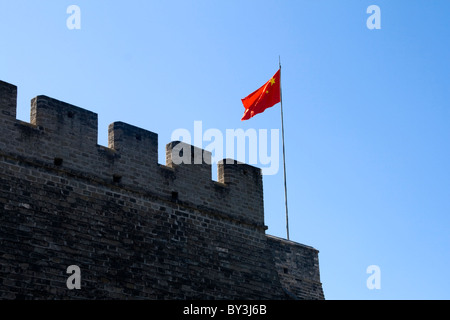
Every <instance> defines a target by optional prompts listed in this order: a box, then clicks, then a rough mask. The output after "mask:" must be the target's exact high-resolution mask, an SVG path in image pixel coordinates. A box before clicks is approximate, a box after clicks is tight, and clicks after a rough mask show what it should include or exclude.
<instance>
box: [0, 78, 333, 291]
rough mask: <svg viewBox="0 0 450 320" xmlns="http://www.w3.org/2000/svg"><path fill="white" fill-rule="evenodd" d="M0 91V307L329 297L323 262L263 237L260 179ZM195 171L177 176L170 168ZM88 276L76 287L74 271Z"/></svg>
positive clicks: (68, 108)
mask: <svg viewBox="0 0 450 320" xmlns="http://www.w3.org/2000/svg"><path fill="white" fill-rule="evenodd" d="M16 99H17V88H16V87H15V86H14V85H11V84H9V83H6V82H2V81H0V299H324V294H323V290H322V285H321V282H320V275H319V262H318V251H317V250H316V249H314V248H311V247H308V246H305V245H302V244H298V243H295V242H292V241H287V240H284V239H280V238H276V237H273V236H270V235H266V233H265V231H266V229H267V227H266V226H265V225H264V202H263V201H264V199H263V186H262V176H261V170H260V169H258V168H255V167H253V166H249V165H246V164H241V163H237V162H236V161H233V160H230V159H226V160H224V161H222V162H221V163H219V164H218V168H217V170H218V179H217V180H218V181H213V180H212V179H211V164H210V163H211V161H210V160H211V154H210V153H209V152H208V151H205V150H202V149H199V148H196V147H193V146H190V145H187V144H185V143H182V142H171V143H169V144H167V145H166V165H161V164H159V163H158V136H157V134H155V133H153V132H150V131H147V130H144V129H141V128H138V127H134V126H131V125H129V124H126V123H123V122H115V123H113V124H111V125H110V126H109V132H108V134H109V137H108V147H104V146H100V145H98V144H97V114H95V113H93V112H90V111H88V110H84V109H81V108H78V107H76V106H73V105H70V104H67V103H65V102H62V101H58V100H55V99H52V98H49V97H46V96H37V97H36V98H34V99H32V101H31V114H30V115H31V116H30V123H27V122H23V121H20V120H17V119H16ZM181 156H183V157H184V159H189V158H190V159H191V160H192V161H191V162H190V163H182V164H175V163H176V161H174V159H175V157H178V158H179V157H181ZM71 265H77V266H78V267H79V268H80V275H81V288H80V289H72V290H71V289H69V288H68V286H67V279H68V278H69V277H70V276H71V273H67V268H68V267H69V266H71Z"/></svg>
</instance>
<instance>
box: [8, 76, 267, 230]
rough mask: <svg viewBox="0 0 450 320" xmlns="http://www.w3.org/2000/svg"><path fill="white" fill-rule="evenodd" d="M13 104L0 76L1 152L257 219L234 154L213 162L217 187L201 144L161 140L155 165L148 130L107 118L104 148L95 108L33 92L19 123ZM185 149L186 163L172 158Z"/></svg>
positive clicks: (248, 179)
mask: <svg viewBox="0 0 450 320" xmlns="http://www.w3.org/2000/svg"><path fill="white" fill-rule="evenodd" d="M16 103H17V87H16V86H14V85H12V84H9V83H6V82H3V81H0V123H1V125H2V129H1V130H2V131H3V133H4V134H2V135H1V137H0V152H2V153H11V154H17V155H20V156H22V157H25V158H27V159H34V160H38V161H41V162H44V163H46V164H50V165H58V166H60V167H61V168H67V169H73V170H77V171H79V172H85V173H87V174H89V175H94V176H97V177H99V178H101V179H104V180H106V181H113V182H114V183H121V184H122V185H130V186H133V187H135V188H142V189H143V190H147V191H149V192H151V193H154V194H159V195H162V196H166V197H173V198H176V199H177V200H180V201H183V200H184V201H187V200H189V201H190V202H193V203H195V204H196V205H199V206H202V207H205V208H208V209H210V210H219V211H220V209H221V208H227V212H229V213H230V214H231V215H233V216H234V217H235V218H236V219H244V220H250V221H252V222H253V223H256V224H258V225H263V224H264V208H263V207H264V204H263V189H262V173H261V169H259V168H256V167H253V166H250V165H247V164H242V163H239V162H237V161H230V160H228V161H222V162H219V164H218V166H217V167H218V168H217V169H218V182H219V183H220V184H222V185H223V187H220V186H218V183H217V182H215V181H213V180H212V173H211V164H210V163H211V153H210V152H209V151H206V150H203V149H199V148H197V147H195V146H191V145H188V144H185V143H184V142H179V141H173V142H170V143H168V144H167V145H166V164H165V166H162V165H160V164H158V135H157V134H156V133H154V132H151V131H148V130H145V129H142V128H139V127H135V126H133V125H130V124H127V123H124V122H114V123H112V124H111V125H110V126H109V128H108V147H104V146H100V145H98V144H97V139H98V116H97V114H96V113H94V112H92V111H89V110H85V109H82V108H79V107H77V106H74V105H71V104H69V103H66V102H63V101H59V100H56V99H54V98H50V97H47V96H43V95H39V96H37V97H35V98H33V99H32V100H31V112H30V123H26V122H23V121H20V120H17V119H16ZM11 141H14V143H10V142H11ZM188 151H189V152H191V151H192V152H191V154H192V162H191V163H176V162H175V161H173V159H174V155H175V156H176V157H178V158H179V157H180V152H181V153H183V152H188ZM198 155H200V156H201V157H202V159H200V160H201V161H200V162H199V161H198V160H197V159H196V158H195V157H198ZM230 163H231V164H230ZM164 167H166V168H164ZM167 168H171V169H172V170H169V171H168V170H167ZM193 186H195V188H193ZM244 189H245V192H243V190H244Z"/></svg>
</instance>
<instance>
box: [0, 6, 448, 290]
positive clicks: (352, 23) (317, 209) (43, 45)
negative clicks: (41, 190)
mask: <svg viewBox="0 0 450 320" xmlns="http://www.w3.org/2000/svg"><path fill="white" fill-rule="evenodd" d="M69 5H77V6H78V7H79V8H80V10H81V16H80V18H81V19H80V21H81V25H80V26H81V29H73V30H70V29H69V28H68V27H67V24H66V20H67V19H68V18H69V16H70V14H67V12H66V10H67V8H68V7H69ZM370 5H377V6H378V7H379V8H380V13H381V15H380V17H381V20H380V26H381V29H369V28H368V27H367V24H366V21H367V19H368V18H369V17H370V16H371V14H368V13H367V12H366V10H367V8H368V7H369V6H370ZM449 15H450V1H448V0H433V1H425V0H423V1H417V0H408V1H401V0H396V1H384V0H370V1H365V0H347V1H335V0H322V1H312V0H308V1H300V0H284V1H266V0H257V1H256V0H249V1H237V0H227V1H218V0H217V1H216V0H208V1H206V0H203V1H200V0H195V1H194V0H192V1H190V0H180V1H170V0H164V1H149V0H142V1H138V0H128V1H106V0H103V1H100V0H90V1H82V0H71V1H65V0H54V1H51V0H45V1H35V0H27V1H25V0H15V1H6V0H0V39H1V40H0V46H1V47H0V79H1V80H3V81H6V82H9V83H13V84H15V85H17V86H18V103H19V107H18V118H19V119H21V120H24V121H29V119H30V118H29V113H30V111H29V110H30V100H31V99H32V98H33V97H35V96H37V95H41V94H42V95H48V96H51V97H53V98H56V99H59V100H62V101H65V102H68V103H71V104H74V105H76V106H79V107H82V108H85V109H89V110H91V111H94V112H96V113H98V116H99V138H98V143H99V144H101V145H107V128H108V125H109V124H110V123H112V122H114V121H123V122H127V123H129V124H132V125H135V126H139V127H142V128H144V129H147V130H150V131H153V132H156V133H158V134H159V151H160V157H159V159H160V163H164V146H165V144H166V143H168V142H170V139H171V134H172V133H173V131H174V130H176V129H179V128H185V129H187V130H189V131H192V132H193V128H194V121H202V126H203V130H206V129H210V128H211V129H218V130H220V131H221V132H223V133H224V134H225V131H226V129H238V128H242V129H244V130H247V129H255V130H259V129H269V130H270V129H280V128H281V121H280V104H278V105H276V106H274V107H273V108H271V109H268V110H266V111H265V112H264V113H262V114H259V115H257V116H255V117H254V118H252V119H250V120H248V121H244V122H243V121H241V120H240V119H241V117H242V114H243V111H244V109H243V106H242V104H241V98H244V97H245V96H246V95H248V94H249V93H251V92H252V91H254V90H256V89H257V88H259V87H260V86H261V85H262V84H264V83H265V82H266V81H268V80H269V79H270V77H271V76H272V75H273V74H274V73H275V72H276V71H277V70H278V57H279V56H281V62H282V75H281V78H282V90H283V109H284V120H285V121H284V122H285V142H286V166H287V185H288V201H289V226H290V238H291V240H293V241H296V242H299V243H303V244H306V245H309V246H312V247H314V248H316V249H318V250H319V251H320V252H319V261H320V271H321V281H322V283H323V288H324V292H325V297H326V298H327V299H449V298H450V293H449V292H450V290H449V287H450V281H449V276H448V271H449V267H450V257H449V251H450V236H449V225H450V218H449V213H450V148H449V147H450V102H449V101H450V80H449V75H450V59H449V58H450V49H449V48H450V45H449V43H450V42H449V40H450V23H449ZM280 142H281V137H280ZM201 144H202V147H205V145H206V143H204V142H201ZM279 155H280V159H279V161H280V170H279V171H278V173H277V174H275V175H265V176H264V196H265V223H266V225H267V226H268V230H267V233H269V234H272V235H275V236H278V237H286V230H285V211H284V210H285V209H284V189H283V170H282V158H281V157H282V156H281V155H282V152H281V143H280V150H279ZM213 171H214V172H213V175H212V176H213V178H214V175H215V168H214V166H213ZM370 265H377V266H379V268H380V271H381V277H380V281H381V288H380V289H373V290H369V289H368V287H367V285H366V280H367V279H368V277H369V276H370V274H368V273H366V269H367V267H368V266H370Z"/></svg>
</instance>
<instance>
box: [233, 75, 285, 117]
mask: <svg viewBox="0 0 450 320" xmlns="http://www.w3.org/2000/svg"><path fill="white" fill-rule="evenodd" d="M280 71H281V69H278V71H277V73H275V74H274V76H273V77H272V78H271V79H270V80H269V81H267V82H266V83H265V84H264V85H263V86H262V87H261V88H259V89H258V90H256V91H255V92H253V93H250V94H249V95H248V96H247V97H245V98H244V99H242V104H243V105H244V108H245V112H244V116H243V117H242V119H241V120H248V119H250V118H251V117H253V116H254V115H257V114H258V113H261V112H264V110H266V109H267V108H270V107H272V106H274V105H275V104H277V103H278V102H280V101H281V90H280Z"/></svg>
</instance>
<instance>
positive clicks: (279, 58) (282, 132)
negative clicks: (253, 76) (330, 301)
mask: <svg viewBox="0 0 450 320" xmlns="http://www.w3.org/2000/svg"><path fill="white" fill-rule="evenodd" d="M278 63H279V66H280V103H281V139H282V141H283V167H284V203H285V206H286V234H287V239H288V240H289V218H288V201H287V184H286V152H285V150H284V121H283V95H282V92H281V57H280V56H279V57H278Z"/></svg>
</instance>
